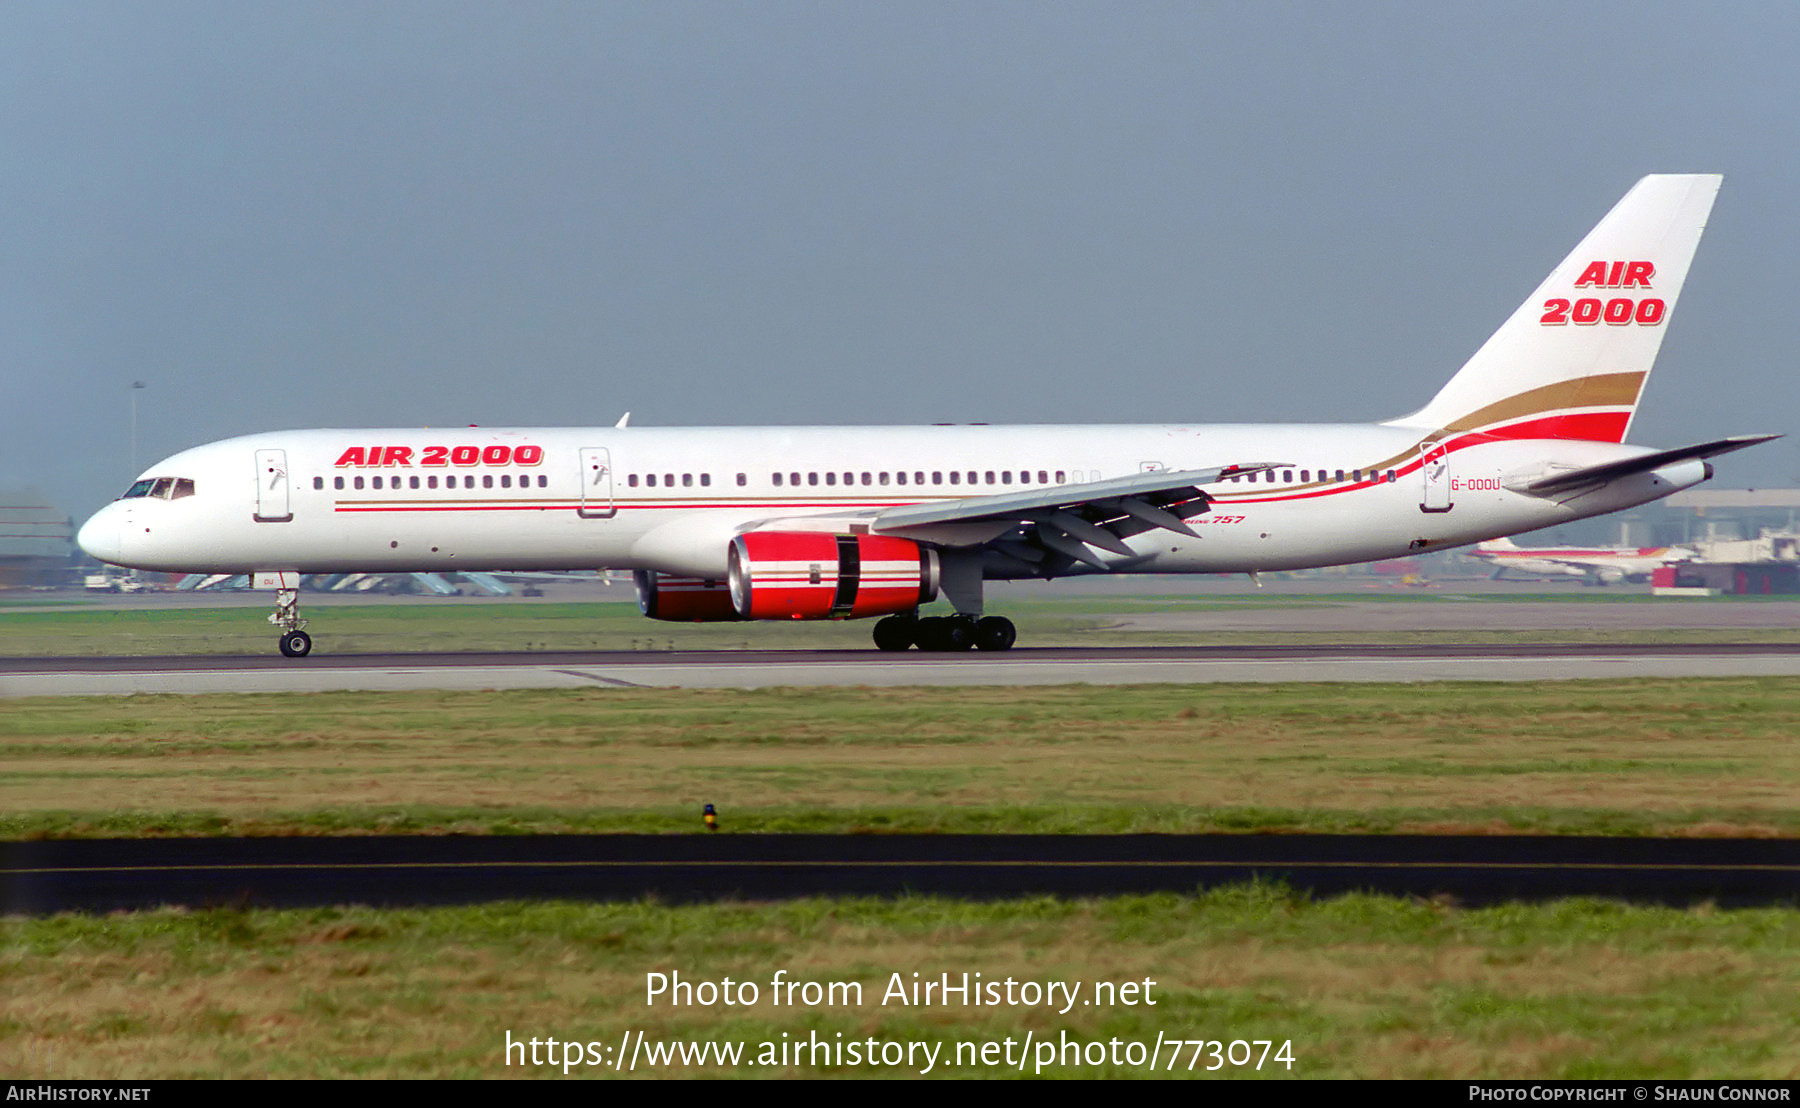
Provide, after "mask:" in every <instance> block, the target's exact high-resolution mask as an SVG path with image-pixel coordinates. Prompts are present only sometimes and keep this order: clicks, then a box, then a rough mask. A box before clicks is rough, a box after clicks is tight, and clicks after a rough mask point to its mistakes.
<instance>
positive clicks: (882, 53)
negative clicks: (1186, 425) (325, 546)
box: [0, 0, 1800, 516]
mask: <svg viewBox="0 0 1800 1108" xmlns="http://www.w3.org/2000/svg"><path fill="white" fill-rule="evenodd" d="M1796 105H1800V5H1795V4H1793V3H1791V2H1787V0H1783V2H1773V3H1766V4H1750V3H1745V4H1731V3H1712V4H1705V5H1699V4H1691V3H1686V4H1658V3H1585V4H1566V3H1553V4H1542V5H1537V4H1529V3H1517V2H1508V3H1489V4H1479V5H1471V4H1461V3H1449V2H1444V0H1432V2H1428V3H1390V4H1379V3H1368V2H1359V3H1353V4H1325V3H1293V4H1281V3H1272V2H1266V0H1258V2H1253V3H1197V2H1192V0H1188V2H1181V3H1170V4H1161V3H1131V4H1121V3H1116V2H1109V3H1099V4H1069V3H1054V2H1042V0H1034V2H1031V3H978V2H959V3H922V2H920V0H907V2H904V3H883V2H867V3H853V2H845V0H839V2H832V3H820V4H810V3H769V2H734V3H728V2H723V0H721V2H713V3H677V2H669V0H656V2H653V3H596V2H590V3H570V4H554V3H482V4H466V3H448V2H443V0H433V2H431V3H418V4H403V3H379V2H370V0H357V2H354V3H345V4H330V3H307V2H296V3H284V4H243V3H240V2H236V0H233V2H228V3H205V4H202V3H186V2H173V0H160V2H156V3H82V4H70V3H67V2H65V0H56V2H52V3H41V4H39V3H20V2H17V0H14V2H12V3H8V4H7V5H6V9H5V18H4V20H3V21H0V244H3V246H4V250H3V254H0V258H3V261H0V331H3V333H4V336H5V348H4V352H3V355H0V356H3V357H4V359H5V366H6V369H5V377H4V381H5V383H6V385H7V388H6V390H5V409H4V410H5V413H6V414H5V417H4V418H5V424H4V429H5V434H4V436H0V485H7V484H16V483H31V484H35V485H37V486H38V487H40V488H41V489H43V490H44V491H45V492H46V493H47V494H49V496H50V497H51V499H52V500H53V501H54V502H55V503H56V504H58V505H59V506H61V507H62V508H63V509H64V510H66V511H68V512H71V513H73V514H76V515H78V516H79V515H84V514H85V513H86V512H88V511H90V510H92V509H93V508H95V507H97V506H98V505H99V504H100V503H101V502H103V501H104V500H106V499H108V498H110V497H111V496H113V495H116V494H117V493H118V492H119V491H120V490H122V489H123V488H124V487H125V485H126V484H127V483H128V480H129V478H130V476H131V473H130V472H129V470H130V465H129V454H130V447H129V442H128V439H129V426H130V423H129V419H130V404H131V390H130V384H131V382H132V381H134V380H141V381H144V382H145V383H146V386H147V387H146V388H145V389H144V390H142V391H141V392H140V393H139V394H138V399H139V430H138V440H139V441H138V450H137V454H138V459H139V462H140V463H141V464H142V465H145V466H147V465H149V464H150V463H152V462H153V461H155V460H156V459H157V458H158V457H161V456H163V455H166V454H169V453H172V452H174V451H176V450H179V449H182V448H184V447H187V446H191V445H194V444H197V443H200V442H205V441H208V440H211V439H217V438H223V437H226V436H229V435H235V434H242V433H247V432H251V431H261V430H273V429H279V428H283V427H308V426H344V427H348V426H395V425H400V426H416V425H426V424H436V425H450V424H467V423H481V424H490V425H497V424H555V425H569V424H575V425H581V424H600V425H606V424H611V423H612V422H614V421H615V420H616V419H617V418H618V416H619V414H620V412H622V411H624V410H625V409H631V410H632V411H633V413H634V415H633V422H634V423H637V424H658V425H683V424H720V423H730V424H742V423H889V422H892V423H911V422H920V423H929V422H937V421H957V422H965V421H989V422H1015V421H1016V422H1087V421H1104V422H1149V421H1157V420H1164V419H1169V420H1216V421H1235V420H1253V421H1264V420H1284V421H1285V420H1296V421H1325V420H1362V419H1368V420H1375V419H1381V418H1386V417H1390V416H1394V415H1399V414H1403V413H1405V412H1408V411H1411V410H1413V409H1415V408H1417V407H1418V406H1420V405H1421V404H1422V403H1423V402H1424V401H1425V400H1427V399H1429V398H1430V396H1431V395H1432V393H1433V392H1435V391H1436V389H1437V388H1438V386H1439V385H1441V384H1442V383H1443V382H1444V381H1445V380H1447V379H1448V378H1449V376H1450V374H1451V373H1453V372H1454V371H1455V369H1456V368H1457V367H1458V366H1459V365H1461V364H1462V362H1463V361H1464V360H1465V359H1466V358H1467V357H1468V355H1469V354H1471V353H1472V352H1473V351H1474V350H1475V348H1476V347H1477V346H1479V345H1480V343H1481V341H1482V340H1483V339H1484V338H1486V336H1487V335H1488V334H1489V333H1490V332H1491V331H1492V330H1493V329H1494V328H1495V327H1497V326H1498V325H1499V324H1500V322H1501V321H1502V320H1503V319H1504V318H1505V317H1506V316H1507V315H1508V314H1509V313H1510V312H1511V311H1512V309H1513V308H1514V307H1516V306H1517V305H1518V304H1519V303H1520V302H1521V301H1522V300H1523V299H1524V298H1525V296H1526V295H1528V294H1529V293H1530V292H1531V291H1532V289H1533V288H1534V287H1535V285H1536V284H1537V282H1538V281H1539V280H1540V279H1542V277H1543V276H1544V274H1545V273H1547V272H1548V271H1549V269H1550V267H1551V266H1552V265H1553V264H1555V263H1556V262H1557V261H1558V260H1560V259H1561V258H1562V256H1563V255H1564V254H1565V253H1567V252H1568V250H1569V249H1570V248H1571V247H1573V245H1574V244H1575V242H1576V241H1577V240H1578V239H1579V238H1580V236H1581V235H1582V234H1583V233H1585V232H1586V231H1587V229H1588V228H1589V227H1590V226H1591V225H1592V224H1593V223H1594V222H1595V221H1596V220H1598V219H1599V217H1600V216H1601V215H1602V214H1604V213H1605V211H1606V210H1607V209H1608V208H1609V207H1610V206H1611V205H1612V204H1613V202H1614V201H1616V200H1617V199H1618V198H1619V197H1620V196H1621V195H1623V194H1624V192H1625V190H1626V189H1627V188H1629V187H1630V186H1631V184H1632V182H1633V181H1635V180H1636V179H1637V178H1638V177H1640V176H1642V175H1643V174H1645V173H1653V172H1722V173H1724V174H1726V183H1725V189H1724V192H1723V193H1722V194H1721V195H1720V198H1719V202H1718V206H1717V208H1716V209H1715V210H1714V214H1713V219H1712V223H1711V226H1710V227H1709V229H1708V232H1707V235H1706V237H1705V239H1704V241H1703V242H1702V244H1701V247H1700V254H1699V257H1698V259H1697V260H1696V262H1695V266H1694V269H1693V273H1692V276H1691V278H1690V280H1689V283H1688V287H1687V289H1686V292H1685V295H1684V296H1683V298H1682V301H1681V305H1680V307H1679V309H1678V310H1677V312H1676V313H1675V316H1674V317H1673V321H1672V327H1671V329H1670V333H1669V338H1668V341H1667V342H1666V344H1665V345H1664V348H1663V355H1662V359H1661V361H1660V363H1659V369H1658V372H1657V374H1656V376H1655V377H1653V378H1652V380H1651V382H1650V385H1649V389H1648V392H1647V394H1646V398H1645V402H1644V407H1643V408H1642V410H1641V412H1640V416H1639V418H1638V421H1637V423H1636V425H1635V426H1634V429H1633V433H1632V438H1633V441H1637V442H1642V443H1646V444H1655V445H1665V446H1673V445H1680V444H1684V443H1688V442H1695V441H1700V440H1703V439H1707V438H1712V437H1716V436H1721V435H1726V434H1735V433H1744V432H1754V431H1780V432H1788V433H1790V434H1793V433H1794V432H1796V431H1800V419H1796V412H1797V411H1800V405H1797V404H1796V395H1797V391H1800V390H1796V387H1795V383H1794V367H1795V364H1796V358H1795V345H1796V342H1795V337H1794V335H1795V324H1794V314H1795V313H1794V309H1793V307H1792V300H1793V293H1792V291H1791V290H1790V291H1789V292H1782V291H1781V290H1783V289H1786V288H1789V282H1790V281H1791V280H1792V275H1793V271H1794V269H1795V265H1796V260H1797V257H1800V251H1797V249H1796V247H1797V246H1800V243H1797V242H1796V239H1797V237H1800V236H1797V235H1796V225H1797V220H1796V211H1797V210H1800V209H1797V206H1800V188H1797V186H1800V124H1797V123H1796V117H1797V115H1800V113H1797V112H1796ZM1797 441H1800V436H1796V438H1795V439H1790V440H1787V441H1784V442H1781V443H1777V444H1774V445H1772V446H1766V447H1761V448H1758V449H1757V450H1755V451H1751V452H1748V453H1746V454H1743V455H1735V456H1733V457H1731V458H1727V459H1723V460H1721V462H1720V463H1719V469H1720V480H1721V482H1722V483H1724V484H1728V485H1731V484H1736V485H1741V484H1747V483H1749V484H1755V483H1766V484H1775V483H1800V446H1797V445H1796V444H1797Z"/></svg>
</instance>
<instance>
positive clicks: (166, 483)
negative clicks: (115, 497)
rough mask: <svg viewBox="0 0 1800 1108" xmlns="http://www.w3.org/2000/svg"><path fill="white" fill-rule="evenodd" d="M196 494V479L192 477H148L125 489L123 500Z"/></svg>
mask: <svg viewBox="0 0 1800 1108" xmlns="http://www.w3.org/2000/svg"><path fill="white" fill-rule="evenodd" d="M192 495H194V479H193V478H192V477H146V478H144V479H143V480H142V481H139V482H137V483H136V484H134V485H132V486H131V487H130V488H128V489H126V490H125V495H124V496H122V497H120V498H119V499H121V500H131V499H134V498H136V497H140V496H154V497H156V498H157V499H159V500H180V499H181V498H182V497H184V496H192Z"/></svg>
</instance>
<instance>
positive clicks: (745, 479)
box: [737, 473, 781, 489]
mask: <svg viewBox="0 0 1800 1108" xmlns="http://www.w3.org/2000/svg"><path fill="white" fill-rule="evenodd" d="M775 481H776V483H777V484H780V482H781V474H779V473H777V474H776V475H775ZM737 482H738V488H740V489H741V488H743V487H744V486H745V485H747V484H749V483H750V478H749V477H747V476H745V475H744V474H742V473H740V474H738V475H737Z"/></svg>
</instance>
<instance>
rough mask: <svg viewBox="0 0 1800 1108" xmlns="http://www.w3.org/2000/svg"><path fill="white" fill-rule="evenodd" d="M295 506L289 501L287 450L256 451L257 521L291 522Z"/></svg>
mask: <svg viewBox="0 0 1800 1108" xmlns="http://www.w3.org/2000/svg"><path fill="white" fill-rule="evenodd" d="M293 519H294V511H293V508H292V507H291V506H290V505H289V503H288V468H287V451H285V450H258V451H257V452H256V522H258V523H291V522H292V521H293Z"/></svg>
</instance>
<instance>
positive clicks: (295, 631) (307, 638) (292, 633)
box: [269, 588, 312, 658]
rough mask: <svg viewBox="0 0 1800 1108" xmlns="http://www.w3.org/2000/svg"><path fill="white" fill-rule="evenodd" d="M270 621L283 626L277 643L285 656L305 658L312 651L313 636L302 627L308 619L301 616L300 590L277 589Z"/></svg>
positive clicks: (280, 626)
mask: <svg viewBox="0 0 1800 1108" xmlns="http://www.w3.org/2000/svg"><path fill="white" fill-rule="evenodd" d="M269 622H270V623H273V624H274V625H275V626H277V627H279V628H281V638H280V639H279V640H277V645H278V646H280V648H281V654H282V656H283V657H285V658H304V657H306V656H307V655H308V654H310V653H312V636H311V635H309V634H307V633H306V632H305V631H303V630H301V628H303V627H305V626H306V621H305V620H303V619H301V618H300V590H299V589H298V588H292V589H276V590H275V614H274V615H272V616H270V617H269Z"/></svg>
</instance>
